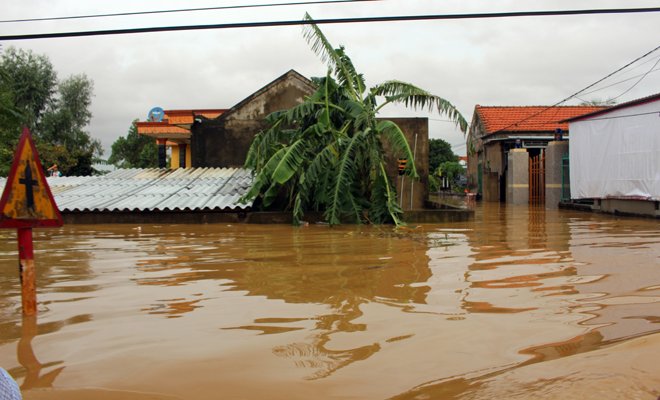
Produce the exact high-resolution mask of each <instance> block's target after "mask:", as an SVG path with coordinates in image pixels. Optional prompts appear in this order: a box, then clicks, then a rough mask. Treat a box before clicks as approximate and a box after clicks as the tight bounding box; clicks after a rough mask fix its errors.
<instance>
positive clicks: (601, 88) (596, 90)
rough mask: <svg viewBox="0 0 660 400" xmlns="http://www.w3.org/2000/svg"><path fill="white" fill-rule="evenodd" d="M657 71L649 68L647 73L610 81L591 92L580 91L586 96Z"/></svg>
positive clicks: (659, 69) (657, 69)
mask: <svg viewBox="0 0 660 400" xmlns="http://www.w3.org/2000/svg"><path fill="white" fill-rule="evenodd" d="M657 71H660V68H656V69H654V70H651V71H649V72H647V73H645V74H639V75H635V76H633V77H630V78H628V79H624V80H622V81H618V82H615V83H612V84H610V85H607V86H603V87H600V88H598V89H595V90H592V91H591V92H586V93H582V96H586V95H588V94H592V93H596V92H600V91H601V90H604V89H607V88H611V87H612V86H616V85H620V84H622V83H625V82H628V81H631V80H633V79H635V78H639V77H640V76H645V75H648V74H649V73H651V72H657ZM575 97H576V98H577V99H579V100H582V99H580V98H579V97H577V96H575ZM582 101H584V100H582Z"/></svg>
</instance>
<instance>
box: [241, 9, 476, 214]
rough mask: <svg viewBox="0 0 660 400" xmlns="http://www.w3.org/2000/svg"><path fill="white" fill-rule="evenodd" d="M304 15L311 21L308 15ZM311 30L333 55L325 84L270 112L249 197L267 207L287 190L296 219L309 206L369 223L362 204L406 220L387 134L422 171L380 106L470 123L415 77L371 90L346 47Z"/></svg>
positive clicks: (252, 153) (251, 163) (314, 42)
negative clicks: (391, 172) (389, 166)
mask: <svg viewBox="0 0 660 400" xmlns="http://www.w3.org/2000/svg"><path fill="white" fill-rule="evenodd" d="M305 19H306V20H309V21H311V20H312V18H311V17H310V16H309V14H306V15H305ZM304 36H305V38H306V39H307V42H308V43H309V44H310V45H311V47H312V50H313V51H314V52H315V53H316V54H317V55H319V56H320V58H321V60H322V61H324V62H327V64H328V68H329V69H328V72H327V74H326V76H325V77H323V78H312V82H313V83H314V84H315V85H316V87H318V89H317V90H316V92H315V93H314V94H313V95H312V97H311V98H306V99H305V102H303V103H302V104H300V105H299V106H296V107H294V108H292V109H291V110H288V111H278V112H275V113H273V114H271V115H269V116H268V117H267V118H266V122H267V123H268V124H269V125H270V128H269V129H268V130H266V131H265V132H261V133H259V134H257V135H256V136H255V139H254V141H253V142H252V145H251V147H250V150H249V152H248V156H247V160H246V164H245V166H246V168H251V169H252V170H253V173H254V174H255V176H256V178H255V180H254V184H253V186H252V187H251V188H250V190H249V191H248V192H247V193H246V194H245V195H244V196H243V198H242V200H243V201H247V200H252V199H255V198H257V197H258V198H259V199H260V200H261V206H262V207H272V206H273V205H275V204H277V202H276V200H277V199H278V198H283V197H286V200H285V201H284V202H283V204H286V207H287V208H288V207H290V206H291V205H293V206H292V207H293V214H294V224H298V223H299V221H300V218H302V217H303V216H304V211H306V210H318V211H324V216H325V218H326V220H327V221H328V222H329V223H330V225H339V224H340V223H341V217H342V216H345V217H349V218H351V219H352V220H353V221H354V222H356V223H362V222H363V211H368V212H369V220H370V221H372V222H374V223H377V224H378V223H387V222H394V223H396V224H397V225H401V224H403V223H402V222H401V220H400V216H401V214H402V211H401V208H400V207H399V206H398V203H397V199H396V192H395V189H394V186H393V184H392V181H391V179H390V178H389V177H388V176H387V174H386V172H385V152H384V149H383V142H382V140H383V139H384V138H386V139H387V140H388V141H389V142H390V143H391V145H392V147H393V148H394V149H395V152H396V153H397V154H398V153H402V157H404V158H407V159H408V160H410V161H409V162H408V164H407V165H408V168H407V169H406V170H405V174H406V175H407V176H409V177H411V178H413V179H418V178H419V177H418V175H417V171H416V170H415V166H414V165H415V163H414V158H413V154H412V151H411V150H410V147H409V146H408V143H407V141H406V139H405V137H404V135H403V132H402V131H401V129H400V128H399V127H398V126H397V125H396V124H395V123H393V122H391V121H380V122H379V121H377V120H376V116H377V115H378V113H379V111H380V110H381V109H382V108H383V107H384V106H386V105H387V104H390V103H401V104H404V105H405V106H412V107H413V108H422V109H423V108H425V107H428V108H429V110H432V109H434V108H435V109H437V111H438V112H439V113H440V114H446V115H448V116H449V117H450V118H451V119H452V120H454V121H455V122H456V124H457V125H458V126H459V127H460V128H461V130H462V131H463V132H465V131H466V129H467V122H466V121H465V119H464V118H463V116H462V115H461V114H460V113H459V112H458V110H457V109H456V108H455V107H454V106H453V105H452V104H451V103H450V102H448V101H447V100H445V99H443V98H441V97H438V96H435V95H433V94H431V93H429V92H427V91H424V90H422V89H420V88H418V87H416V86H414V85H411V84H409V83H405V82H401V81H395V80H392V81H387V82H384V83H382V84H380V85H376V86H374V87H372V88H370V89H368V88H367V87H366V85H365V80H364V76H363V75H362V74H360V73H358V72H357V71H356V70H355V67H354V65H353V63H352V61H351V59H350V58H349V57H348V55H347V54H346V52H345V49H344V47H343V46H340V47H339V48H334V47H333V46H332V45H331V44H330V43H329V41H328V40H327V39H326V37H325V36H324V35H323V33H322V32H321V30H320V29H319V28H318V27H317V26H316V25H313V24H312V25H307V26H306V27H305V28H304ZM382 97H384V101H383V102H382V103H381V104H380V105H379V104H378V99H379V98H382ZM395 156H396V155H395Z"/></svg>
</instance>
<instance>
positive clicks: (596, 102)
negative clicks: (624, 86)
mask: <svg viewBox="0 0 660 400" xmlns="http://www.w3.org/2000/svg"><path fill="white" fill-rule="evenodd" d="M580 105H581V106H596V107H609V106H613V105H616V99H613V98H612V97H608V98H607V99H605V100H601V99H592V100H585V101H583V102H581V103H580Z"/></svg>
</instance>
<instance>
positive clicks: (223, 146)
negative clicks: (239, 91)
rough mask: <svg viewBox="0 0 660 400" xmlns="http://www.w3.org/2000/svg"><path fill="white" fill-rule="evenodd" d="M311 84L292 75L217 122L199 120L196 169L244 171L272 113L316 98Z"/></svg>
mask: <svg viewBox="0 0 660 400" xmlns="http://www.w3.org/2000/svg"><path fill="white" fill-rule="evenodd" d="M314 91H315V88H314V87H313V86H312V85H311V83H310V82H309V81H308V80H307V79H306V78H304V77H302V76H301V75H299V74H298V73H297V72H295V71H289V72H287V73H286V74H284V75H282V76H281V77H279V78H278V79H276V80H275V81H273V82H271V83H270V84H268V85H267V86H265V87H263V88H262V89H260V90H258V91H257V92H255V93H254V94H252V95H251V96H249V97H247V98H246V99H245V100H243V101H241V102H240V103H238V104H237V105H235V106H234V107H232V108H231V109H229V110H228V111H227V112H225V113H224V114H222V115H220V116H219V117H218V118H215V119H207V118H204V117H200V116H197V117H196V118H198V119H200V120H201V121H202V122H201V123H199V122H195V123H194V124H193V125H192V127H191V137H190V142H191V147H192V157H191V158H192V160H191V162H192V167H195V168H197V167H211V168H213V167H216V168H222V167H242V166H243V165H244V164H245V159H246V156H247V152H248V150H249V148H250V144H251V143H252V139H253V138H254V136H255V135H256V134H257V133H259V132H260V131H262V130H264V129H266V128H267V127H268V126H267V125H266V123H265V122H264V119H265V118H266V117H267V116H268V115H269V114H271V113H273V112H275V111H281V110H289V109H291V108H293V107H295V106H297V105H299V104H301V103H302V102H303V101H304V99H305V96H311V95H312V94H314Z"/></svg>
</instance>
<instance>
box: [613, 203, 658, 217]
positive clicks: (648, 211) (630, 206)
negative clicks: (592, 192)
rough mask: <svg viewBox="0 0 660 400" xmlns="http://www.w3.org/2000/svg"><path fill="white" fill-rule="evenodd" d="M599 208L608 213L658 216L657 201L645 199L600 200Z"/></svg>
mask: <svg viewBox="0 0 660 400" xmlns="http://www.w3.org/2000/svg"><path fill="white" fill-rule="evenodd" d="M600 210H601V211H602V212H605V213H608V214H623V215H628V214H630V215H643V216H649V217H656V216H659V215H660V213H658V202H657V201H646V200H618V199H603V200H600Z"/></svg>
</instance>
